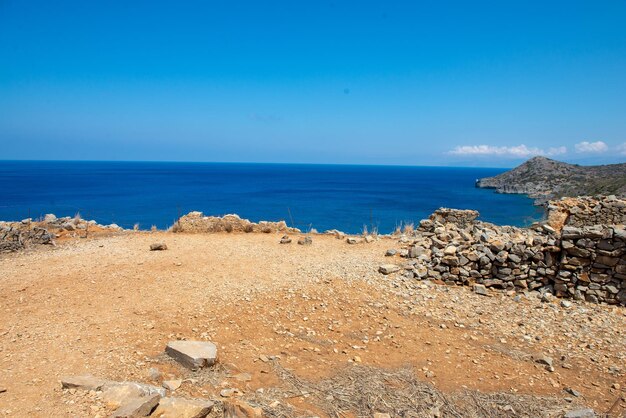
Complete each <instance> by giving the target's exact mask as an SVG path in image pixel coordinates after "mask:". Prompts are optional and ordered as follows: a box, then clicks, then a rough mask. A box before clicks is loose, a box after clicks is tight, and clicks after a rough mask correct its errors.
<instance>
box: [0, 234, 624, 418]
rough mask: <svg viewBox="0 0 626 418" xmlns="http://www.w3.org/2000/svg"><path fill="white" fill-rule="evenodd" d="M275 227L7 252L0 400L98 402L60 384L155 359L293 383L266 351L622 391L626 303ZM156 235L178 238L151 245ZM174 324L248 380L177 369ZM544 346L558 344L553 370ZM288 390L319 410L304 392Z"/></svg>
mask: <svg viewBox="0 0 626 418" xmlns="http://www.w3.org/2000/svg"><path fill="white" fill-rule="evenodd" d="M279 238H280V236H277V235H275V234H212V235H186V234H177V235H174V234H168V233H163V232H159V233H128V234H123V235H119V236H111V237H98V238H94V239H87V240H76V241H70V242H67V243H64V244H63V245H61V246H60V247H59V248H56V249H53V250H36V251H32V252H27V253H23V254H11V255H2V256H0V318H1V319H0V370H1V371H0V388H6V389H7V391H6V392H5V393H0V414H2V413H4V414H5V415H7V416H68V415H73V416H95V415H98V414H101V413H102V411H100V410H97V409H95V408H91V407H92V406H93V405H91V404H90V402H87V401H86V400H81V399H75V398H74V397H72V396H69V395H68V394H66V393H64V392H63V391H61V389H60V384H59V379H60V377H61V376H63V375H75V374H84V373H91V374H94V375H98V376H102V377H105V378H110V379H117V380H138V381H144V382H152V383H158V382H154V381H151V378H150V373H149V369H150V368H156V369H158V370H159V371H160V372H161V373H162V374H163V376H164V378H168V377H182V378H185V377H189V378H193V379H195V381H193V382H186V383H184V384H183V386H182V387H181V388H180V389H179V390H178V391H177V393H179V394H181V395H182V396H203V397H213V398H219V392H220V389H222V388H223V387H225V386H232V387H238V388H239V389H240V390H241V391H243V392H244V393H254V392H255V391H256V390H257V389H259V388H270V387H274V386H277V385H280V384H281V380H280V377H279V376H278V375H277V373H276V371H275V370H274V369H273V368H272V367H271V364H270V363H269V362H265V361H263V360H261V358H262V357H263V356H268V357H271V356H277V359H278V361H279V362H280V364H281V366H282V367H284V368H286V369H289V370H291V371H292V372H293V373H294V374H295V375H297V376H298V377H300V378H302V379H307V380H310V381H316V380H319V379H324V378H328V377H332V376H334V375H336V374H337V373H338V371H340V370H342V369H343V368H344V367H348V366H350V365H351V364H363V365H369V366H376V367H382V368H391V369H393V368H399V367H403V366H407V365H409V366H411V367H413V368H414V369H415V370H416V371H417V372H418V374H419V375H420V376H419V377H420V378H421V379H424V380H426V381H429V382H433V383H434V385H435V386H436V387H437V388H439V389H441V390H443V391H444V392H452V391H458V390H461V389H463V388H468V389H477V390H480V391H483V392H508V393H517V394H536V395H551V396H555V397H557V398H560V399H562V398H565V397H572V395H570V394H568V393H566V392H564V388H574V389H575V390H576V391H578V392H580V393H581V398H579V399H574V402H575V403H576V402H579V403H583V404H587V405H588V406H591V407H594V408H595V409H596V410H598V411H606V410H608V409H609V408H610V407H611V405H612V404H613V403H614V402H615V400H616V399H618V398H619V397H620V396H623V392H620V390H623V388H624V387H625V386H626V385H625V383H626V382H625V381H624V380H625V379H624V372H626V366H625V364H626V337H625V334H626V316H625V312H626V310H624V309H622V308H612V307H607V306H596V305H588V304H575V305H574V306H573V307H572V308H570V309H565V308H561V307H560V306H559V305H558V301H557V302H556V303H554V304H545V303H541V302H539V301H537V300H531V299H523V300H521V301H519V302H514V301H513V299H512V297H509V296H505V295H496V296H495V297H491V298H488V297H484V296H479V295H476V294H473V293H471V292H470V291H469V290H468V289H462V288H449V287H446V286H438V285H429V284H420V283H419V282H418V285H415V284H410V285H406V284H405V282H404V281H403V280H401V279H400V278H398V277H396V278H392V277H391V276H382V275H380V274H379V273H377V271H376V270H377V267H378V266H379V265H380V264H382V263H388V262H389V261H390V259H389V258H386V257H384V253H385V250H386V249H387V248H390V247H393V242H392V241H391V240H381V241H377V242H374V243H371V244H359V245H348V244H346V243H345V242H344V241H340V240H337V239H335V238H333V237H327V236H314V238H313V245H311V246H300V245H296V244H295V241H294V243H292V244H290V245H280V244H279V243H278V240H279ZM158 241H163V242H166V243H167V245H168V247H169V249H168V250H167V251H153V252H151V251H148V247H149V245H150V244H151V243H153V242H158ZM395 261H396V262H399V261H398V260H395ZM176 338H186V339H200V340H210V341H213V342H215V343H216V344H218V347H219V358H220V364H223V365H224V367H225V368H226V369H228V370H230V371H231V374H233V373H235V372H236V371H240V372H245V373H249V374H250V375H251V380H250V381H248V382H245V381H238V380H236V379H232V378H229V377H227V376H224V379H222V381H220V382H209V381H208V380H207V381H204V380H202V376H198V375H193V374H192V373H191V372H187V371H185V370H184V369H181V368H180V367H179V366H177V365H176V364H174V363H172V362H171V361H168V360H167V359H166V358H164V356H163V355H162V352H163V349H164V347H165V344H166V343H167V341H169V340H172V339H176ZM533 355H534V356H535V357H536V356H537V355H549V356H550V357H552V358H553V359H554V363H555V364H554V367H555V371H554V372H550V371H548V370H546V368H545V366H543V365H540V364H537V363H536V362H535V361H533V358H532V356H533ZM263 359H265V358H264V357H263ZM612 386H613V388H612ZM618 386H621V389H619V388H618V389H616V388H617V387H618ZM281 402H288V403H290V404H291V405H293V406H294V407H296V408H301V409H309V410H311V411H314V412H319V411H315V405H312V404H311V403H312V402H311V400H310V399H309V398H308V397H306V396H301V397H295V398H293V399H289V400H288V401H284V400H282V399H281ZM620 408H622V409H621V410H622V411H623V410H624V409H623V408H624V404H623V403H622V404H621V405H619V406H618V407H617V409H615V411H619V410H620ZM615 416H619V415H615Z"/></svg>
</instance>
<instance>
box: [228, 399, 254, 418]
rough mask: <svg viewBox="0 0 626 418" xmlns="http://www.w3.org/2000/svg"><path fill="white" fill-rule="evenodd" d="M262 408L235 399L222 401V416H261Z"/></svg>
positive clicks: (252, 417) (233, 417)
mask: <svg viewBox="0 0 626 418" xmlns="http://www.w3.org/2000/svg"><path fill="white" fill-rule="evenodd" d="M261 417H263V410H262V409H261V408H259V407H253V406H252V405H250V404H248V403H246V402H243V401H240V400H237V399H229V400H227V401H224V418H261Z"/></svg>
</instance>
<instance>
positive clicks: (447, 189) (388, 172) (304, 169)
mask: <svg viewBox="0 0 626 418" xmlns="http://www.w3.org/2000/svg"><path fill="white" fill-rule="evenodd" d="M503 171H505V170H504V169H492V168H452V167H400V166H359V165H305V164H248V163H171V162H167V163H166V162H60V161H55V162H52V161H46V162H39V161H0V220H21V219H24V218H27V217H32V218H37V217H40V216H43V215H44V214H46V213H54V214H56V215H57V216H74V215H75V214H76V213H80V215H81V216H82V217H83V218H85V219H95V220H96V221H98V222H99V223H103V224H110V223H116V224H118V225H120V226H122V227H125V228H131V227H132V226H133V225H134V224H135V223H138V224H139V225H140V228H142V229H148V228H150V227H151V226H152V225H156V226H157V227H158V228H166V227H168V226H170V225H172V224H173V223H174V221H175V220H176V219H177V218H178V217H179V216H180V215H182V214H185V213H187V212H190V211H193V210H198V211H202V212H204V213H205V214H206V215H224V214H229V213H237V214H239V215H240V216H241V217H244V218H248V219H250V220H252V221H259V220H272V221H277V220H285V221H286V222H287V223H288V224H289V225H290V226H291V225H294V226H296V227H298V228H300V229H308V228H316V229H317V230H319V231H323V230H327V229H335V228H336V229H339V230H342V231H344V232H349V233H357V232H360V231H362V230H363V227H364V226H366V227H367V228H368V230H370V231H371V230H372V229H377V230H378V231H379V232H380V233H390V232H392V231H393V230H394V229H395V227H396V226H398V225H401V224H405V223H411V222H414V223H416V224H417V223H418V222H419V220H420V219H424V218H427V217H428V215H430V214H431V213H432V212H433V211H434V210H435V209H437V208H439V207H442V206H446V207H451V208H459V209H476V210H478V211H479V212H480V214H481V219H483V220H486V221H489V222H494V223H497V224H506V225H517V226H523V225H527V224H529V223H531V222H533V221H534V220H537V219H540V218H541V217H542V216H543V210H542V209H540V208H537V207H535V206H533V204H532V200H531V199H528V198H527V197H525V196H521V195H504V194H497V193H494V191H493V190H485V189H477V188H475V187H474V182H475V180H476V179H478V178H481V177H486V176H493V175H496V174H498V173H501V172H503Z"/></svg>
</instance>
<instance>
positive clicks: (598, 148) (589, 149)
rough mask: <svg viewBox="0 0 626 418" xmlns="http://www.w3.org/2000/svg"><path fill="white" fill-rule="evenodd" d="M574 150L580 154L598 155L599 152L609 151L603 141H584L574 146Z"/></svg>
mask: <svg viewBox="0 0 626 418" xmlns="http://www.w3.org/2000/svg"><path fill="white" fill-rule="evenodd" d="M574 148H576V152H578V153H583V152H585V153H597V152H605V151H607V150H608V149H609V147H608V145H606V144H605V143H604V142H602V141H596V142H587V141H583V142H579V143H578V144H576V145H574Z"/></svg>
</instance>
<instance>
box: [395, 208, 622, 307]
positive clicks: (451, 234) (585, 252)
mask: <svg viewBox="0 0 626 418" xmlns="http://www.w3.org/2000/svg"><path fill="white" fill-rule="evenodd" d="M596 206H597V205H596ZM600 207H604V206H600ZM453 212H454V211H453V210H450V209H443V210H439V211H436V212H435V213H434V214H433V215H431V217H430V218H429V219H427V220H424V221H422V222H421V223H420V228H419V230H418V231H417V232H416V234H415V235H414V236H413V237H410V238H408V237H405V238H404V239H402V240H401V241H403V242H404V243H405V244H406V245H405V248H404V249H403V250H402V251H401V252H400V254H401V255H402V256H404V257H406V258H407V259H408V261H407V263H406V264H405V266H404V267H405V270H404V274H405V275H407V276H410V277H416V278H419V279H430V280H440V281H443V282H445V283H447V284H462V285H473V284H480V285H484V286H485V287H493V288H499V289H511V290H522V291H537V292H539V293H541V294H542V295H544V296H545V297H549V296H550V295H556V296H559V297H565V298H569V297H571V298H576V299H586V300H588V301H591V302H606V303H609V304H622V305H626V231H625V230H624V228H623V226H618V225H590V226H584V227H580V228H579V227H574V226H569V225H567V226H565V227H563V228H562V231H558V230H556V229H555V228H553V227H551V226H550V225H548V224H546V223H542V224H536V225H534V226H533V227H531V228H516V227H510V226H497V225H493V224H489V223H485V222H480V221H475V220H474V221H471V222H464V221H462V222H457V223H453V222H442V221H444V220H450V219H459V218H460V219H465V215H466V214H465V212H466V211H458V214H457V215H458V216H454V213H453ZM592 219H595V218H592Z"/></svg>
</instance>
